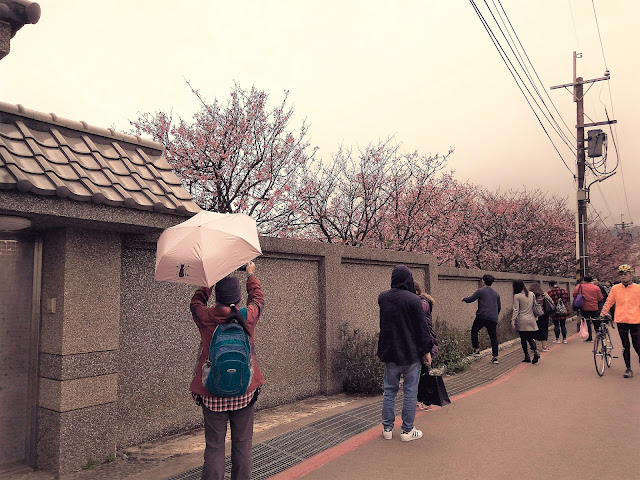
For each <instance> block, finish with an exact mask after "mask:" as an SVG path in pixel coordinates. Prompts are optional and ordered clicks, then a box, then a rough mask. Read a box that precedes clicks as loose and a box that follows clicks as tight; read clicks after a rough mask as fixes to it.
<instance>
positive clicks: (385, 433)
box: [382, 427, 393, 440]
mask: <svg viewBox="0 0 640 480" xmlns="http://www.w3.org/2000/svg"><path fill="white" fill-rule="evenodd" d="M382 436H383V437H384V439H385V440H393V430H387V429H386V428H384V427H382Z"/></svg>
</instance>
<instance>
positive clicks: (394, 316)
mask: <svg viewBox="0 0 640 480" xmlns="http://www.w3.org/2000/svg"><path fill="white" fill-rule="evenodd" d="M378 306H379V307H380V336H379V338H378V358H380V360H381V361H382V362H384V364H385V371H384V395H383V400H382V435H383V437H384V438H385V439H387V440H391V439H392V436H393V424H394V422H395V403H396V395H397V393H398V389H399V388H400V377H403V379H404V384H403V391H404V400H403V403H402V431H401V433H400V440H402V441H405V442H408V441H411V440H417V439H419V438H422V432H421V431H420V430H418V429H416V428H415V427H414V425H413V421H414V418H415V414H416V402H417V399H418V381H419V380H420V370H421V366H422V363H425V364H426V365H430V364H431V353H430V352H431V349H432V348H433V338H432V337H431V335H430V334H429V329H428V325H427V319H426V317H425V314H424V310H423V309H422V302H421V301H420V297H418V296H417V295H416V294H415V286H414V283H413V276H412V275H411V272H410V271H409V269H408V268H407V267H406V266H404V265H399V266H397V267H395V268H394V269H393V272H392V274H391V289H390V290H386V291H384V292H382V293H381V294H380V295H379V296H378Z"/></svg>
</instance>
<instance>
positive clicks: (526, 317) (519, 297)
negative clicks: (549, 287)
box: [511, 280, 540, 364]
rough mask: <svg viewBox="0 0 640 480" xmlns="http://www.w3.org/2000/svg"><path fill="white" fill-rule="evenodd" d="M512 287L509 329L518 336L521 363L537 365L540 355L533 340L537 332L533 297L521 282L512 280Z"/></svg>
mask: <svg viewBox="0 0 640 480" xmlns="http://www.w3.org/2000/svg"><path fill="white" fill-rule="evenodd" d="M512 285H513V315H512V316H511V328H512V329H513V330H514V331H517V332H518V333H519V334H520V343H521V344H522V351H523V352H524V360H522V361H523V362H527V363H534V364H535V363H538V360H540V355H539V354H538V347H537V346H536V341H535V340H534V335H535V333H536V332H537V331H538V324H537V323H536V317H535V315H534V314H533V302H535V295H534V294H533V293H531V292H529V290H527V287H525V286H524V282H523V281H522V280H514V281H513V282H512ZM527 344H529V346H530V347H531V350H533V359H532V358H531V357H529V350H528V349H527Z"/></svg>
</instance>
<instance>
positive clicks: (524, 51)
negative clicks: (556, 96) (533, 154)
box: [494, 0, 575, 150]
mask: <svg viewBox="0 0 640 480" xmlns="http://www.w3.org/2000/svg"><path fill="white" fill-rule="evenodd" d="M498 3H499V4H500V8H501V9H502V11H503V12H504V16H505V17H506V19H507V21H508V22H509V26H510V27H511V30H512V31H513V34H514V35H515V36H516V39H517V40H518V44H519V45H520V48H521V49H522V51H523V53H524V55H525V57H526V58H527V61H528V62H529V65H531V68H532V69H533V73H535V74H536V78H537V79H538V82H540V85H542V87H543V88H542V90H543V91H544V92H545V94H546V95H547V98H548V99H549V101H550V102H551V105H553V108H554V110H555V111H556V113H557V114H558V116H559V117H560V120H562V123H563V124H564V126H565V127H566V128H567V130H568V131H569V134H570V135H569V136H571V134H572V132H571V129H570V128H569V126H568V125H567V123H566V122H565V121H564V118H562V115H560V112H559V111H558V109H557V108H556V105H555V103H553V100H552V99H551V96H550V95H549V92H547V89H546V88H544V84H543V83H542V80H541V79H540V76H539V75H538V72H537V71H536V69H535V67H534V66H533V63H532V62H531V59H530V58H529V55H527V51H526V50H525V48H524V45H522V42H521V41H520V37H519V36H518V34H517V32H516V31H515V29H514V28H513V25H512V23H511V20H510V19H509V16H508V15H507V12H506V11H505V9H504V7H503V6H502V2H501V1H500V0H498ZM494 5H495V2H494ZM498 13H499V12H498ZM505 27H506V26H505ZM509 36H511V35H509ZM532 84H533V82H532ZM536 92H538V89H537V88H536ZM538 96H540V92H538ZM540 99H541V100H542V98H540ZM542 102H543V104H544V100H542ZM544 105H545V107H546V104H544ZM552 118H553V117H552ZM554 121H555V118H554ZM556 125H558V124H557V122H556ZM558 128H560V126H559V125H558ZM572 149H573V150H575V148H573V147H572Z"/></svg>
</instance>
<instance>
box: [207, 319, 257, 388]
mask: <svg viewBox="0 0 640 480" xmlns="http://www.w3.org/2000/svg"><path fill="white" fill-rule="evenodd" d="M239 312H240V316H241V318H242V320H243V321H242V322H240V319H239V318H228V319H227V323H223V324H220V325H218V326H217V327H216V329H215V331H214V332H213V337H212V338H211V343H210V344H209V356H208V357H207V360H206V362H205V363H204V365H203V366H202V384H203V385H204V387H205V388H206V389H207V390H208V391H209V392H210V393H211V394H212V395H213V396H216V397H238V396H240V395H244V394H245V393H247V389H248V388H249V384H250V383H251V377H252V376H253V361H252V359H251V342H250V341H249V332H248V330H247V328H246V326H245V325H244V320H246V318H247V309H246V308H241V309H240V310H239Z"/></svg>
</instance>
